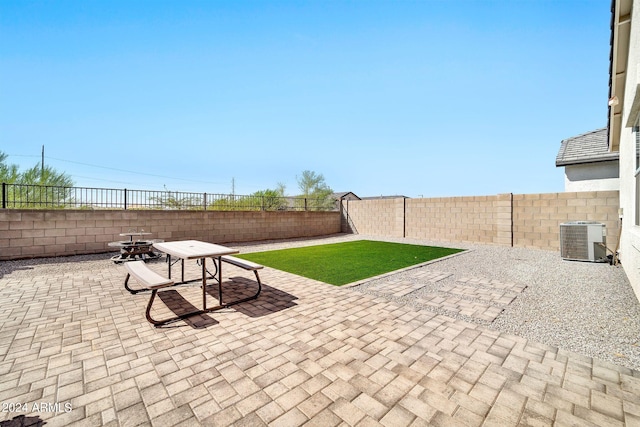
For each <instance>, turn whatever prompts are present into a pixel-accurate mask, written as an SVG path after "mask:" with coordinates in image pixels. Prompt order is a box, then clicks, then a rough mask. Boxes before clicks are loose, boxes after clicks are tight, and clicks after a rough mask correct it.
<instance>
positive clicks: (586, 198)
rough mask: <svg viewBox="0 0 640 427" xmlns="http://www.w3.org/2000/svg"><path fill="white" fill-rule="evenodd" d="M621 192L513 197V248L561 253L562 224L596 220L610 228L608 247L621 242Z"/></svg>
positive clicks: (612, 247)
mask: <svg viewBox="0 0 640 427" xmlns="http://www.w3.org/2000/svg"><path fill="white" fill-rule="evenodd" d="M619 203H620V196H619V193H618V191H584V192H570V193H546V194H514V195H513V239H514V246H524V247H534V248H541V249H552V250H559V248H560V231H559V230H560V224H562V223H563V222H569V221H597V222H600V223H603V224H605V226H606V227H607V247H609V249H611V250H615V247H616V244H617V243H618V232H619V227H620V224H619V217H618V206H619Z"/></svg>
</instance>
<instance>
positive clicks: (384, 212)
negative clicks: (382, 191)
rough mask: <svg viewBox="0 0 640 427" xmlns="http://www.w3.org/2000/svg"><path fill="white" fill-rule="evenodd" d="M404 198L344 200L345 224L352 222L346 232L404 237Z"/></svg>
mask: <svg viewBox="0 0 640 427" xmlns="http://www.w3.org/2000/svg"><path fill="white" fill-rule="evenodd" d="M404 201H405V199H404V198H397V199H371V200H344V201H343V202H342V212H343V214H344V219H343V224H346V223H348V224H350V227H349V228H348V229H344V228H343V231H344V232H353V233H359V234H368V235H372V236H392V237H403V235H404V209H405V206H404Z"/></svg>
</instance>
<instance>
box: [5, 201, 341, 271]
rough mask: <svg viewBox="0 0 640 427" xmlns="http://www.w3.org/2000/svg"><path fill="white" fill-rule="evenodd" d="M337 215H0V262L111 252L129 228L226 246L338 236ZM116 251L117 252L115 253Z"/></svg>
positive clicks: (35, 212)
mask: <svg viewBox="0 0 640 427" xmlns="http://www.w3.org/2000/svg"><path fill="white" fill-rule="evenodd" d="M340 220H341V215H340V213H339V212H220V211H153V210H117V211H116V210H96V211H92V210H17V209H4V210H0V260H9V259H19V258H32V257H46V256H64V255H77V254H89V253H101V252H110V251H114V248H112V247H109V246H108V243H109V242H113V241H119V240H125V238H123V237H121V236H119V233H125V232H127V231H129V230H132V229H137V230H138V231H140V230H141V229H144V231H148V232H151V233H152V235H151V236H150V238H152V239H163V240H167V241H169V240H185V239H196V240H203V241H206V242H215V243H229V242H247V241H259V240H269V239H290V238H296V237H313V236H322V235H328V234H334V233H339V232H340V229H341V226H340ZM116 251H117V249H116Z"/></svg>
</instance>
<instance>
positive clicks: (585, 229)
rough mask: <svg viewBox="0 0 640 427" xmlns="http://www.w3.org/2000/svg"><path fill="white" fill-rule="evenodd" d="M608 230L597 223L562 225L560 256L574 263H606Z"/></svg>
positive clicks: (579, 222)
mask: <svg viewBox="0 0 640 427" xmlns="http://www.w3.org/2000/svg"><path fill="white" fill-rule="evenodd" d="M606 235H607V230H606V228H605V225H604V224H600V223H598V222H595V221H572V222H566V223H564V224H560V256H561V257H562V258H564V259H567V260H574V261H591V262H596V261H606V260H607V248H606V244H607V236H606Z"/></svg>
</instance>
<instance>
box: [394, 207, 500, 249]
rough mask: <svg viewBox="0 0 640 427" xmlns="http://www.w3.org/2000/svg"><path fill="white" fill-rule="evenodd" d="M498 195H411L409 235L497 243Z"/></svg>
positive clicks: (433, 238) (407, 227) (445, 239)
mask: <svg viewBox="0 0 640 427" xmlns="http://www.w3.org/2000/svg"><path fill="white" fill-rule="evenodd" d="M496 200H497V197H496V196H477V197H443V198H431V199H408V200H407V219H406V224H407V226H406V236H405V237H411V238H418V239H431V240H443V241H457V242H481V243H493V242H494V238H495V236H496V218H495V208H494V204H495V203H496Z"/></svg>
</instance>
